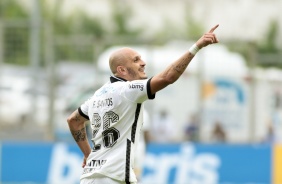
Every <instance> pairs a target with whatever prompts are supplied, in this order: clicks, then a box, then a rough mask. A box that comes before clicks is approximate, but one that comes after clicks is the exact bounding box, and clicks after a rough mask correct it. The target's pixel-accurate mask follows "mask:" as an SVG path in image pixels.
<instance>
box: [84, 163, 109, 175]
mask: <svg viewBox="0 0 282 184" xmlns="http://www.w3.org/2000/svg"><path fill="white" fill-rule="evenodd" d="M106 161H107V160H91V161H90V162H89V163H88V164H87V166H86V167H85V168H84V169H83V174H86V173H90V172H92V171H94V170H97V169H101V167H102V166H103V165H104V164H105V163H106Z"/></svg>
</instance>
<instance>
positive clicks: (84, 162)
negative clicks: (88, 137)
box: [81, 156, 87, 168]
mask: <svg viewBox="0 0 282 184" xmlns="http://www.w3.org/2000/svg"><path fill="white" fill-rule="evenodd" d="M86 160H87V157H86V156H84V158H83V162H82V165H81V166H82V168H84V167H85V166H86Z"/></svg>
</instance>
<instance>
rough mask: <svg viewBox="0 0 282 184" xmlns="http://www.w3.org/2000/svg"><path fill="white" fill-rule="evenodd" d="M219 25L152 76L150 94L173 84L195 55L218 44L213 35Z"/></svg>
mask: <svg viewBox="0 0 282 184" xmlns="http://www.w3.org/2000/svg"><path fill="white" fill-rule="evenodd" d="M218 26H219V25H216V26H214V27H213V28H211V30H210V31H209V32H207V33H205V34H204V35H203V36H202V37H201V38H200V39H199V40H198V41H197V42H196V43H195V44H194V45H193V46H192V47H191V48H190V49H189V51H187V52H186V53H184V54H183V55H182V56H181V57H180V58H179V59H177V60H176V61H174V62H173V63H172V64H171V65H170V66H168V67H167V68H166V69H165V70H164V71H163V72H161V73H159V74H157V75H156V76H154V77H153V78H152V80H151V83H150V85H151V93H152V94H155V93H156V92H158V91H159V90H161V89H163V88H165V87H166V86H168V85H169V84H172V83H174V82H175V81H176V80H177V79H178V78H179V77H180V76H181V75H182V73H183V72H184V71H185V69H186V68H187V66H188V65H189V63H190V62H191V60H192V59H193V58H194V56H195V54H196V53H197V52H198V51H199V50H200V49H201V48H203V47H205V46H207V45H210V44H214V43H218V39H217V38H216V35H215V34H214V33H213V32H214V30H215V29H216V28H217V27H218Z"/></svg>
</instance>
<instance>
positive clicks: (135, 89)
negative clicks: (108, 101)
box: [121, 79, 155, 103]
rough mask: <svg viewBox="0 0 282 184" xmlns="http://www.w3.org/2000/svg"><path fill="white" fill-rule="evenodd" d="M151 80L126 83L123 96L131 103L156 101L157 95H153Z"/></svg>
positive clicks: (122, 92)
mask: <svg viewBox="0 0 282 184" xmlns="http://www.w3.org/2000/svg"><path fill="white" fill-rule="evenodd" d="M150 81H151V79H145V80H134V81H128V82H125V83H124V85H123V89H122V91H121V94H122V96H124V97H125V98H127V99H128V100H130V101H134V102H137V103H142V102H144V101H145V100H147V99H154V98H155V94H153V95H152V94H151V89H150V84H149V83H150Z"/></svg>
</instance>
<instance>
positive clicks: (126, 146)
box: [78, 76, 155, 183]
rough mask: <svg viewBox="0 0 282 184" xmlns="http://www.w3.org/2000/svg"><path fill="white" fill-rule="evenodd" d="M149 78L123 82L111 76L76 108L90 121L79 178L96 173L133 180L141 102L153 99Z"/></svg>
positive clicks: (140, 120) (141, 120)
mask: <svg viewBox="0 0 282 184" xmlns="http://www.w3.org/2000/svg"><path fill="white" fill-rule="evenodd" d="M150 80H151V79H144V80H134V81H125V80H124V79H121V78H117V77H113V76H111V77H110V81H109V82H107V83H106V84H105V85H103V86H102V87H101V88H100V89H98V90H97V91H96V92H95V93H94V95H93V96H92V97H91V98H89V99H88V100H87V101H86V102H84V104H82V105H81V106H80V107H79V108H78V111H79V113H80V114H81V115H82V116H83V117H85V118H87V119H89V120H90V124H91V129H92V139H91V140H92V143H93V148H92V152H91V154H90V155H89V157H88V159H87V164H86V166H85V168H84V169H83V173H82V175H81V179H82V178H85V177H93V176H95V174H96V173H97V174H102V175H105V176H107V177H110V178H114V179H116V180H120V181H125V182H126V183H129V182H137V179H136V176H135V174H134V171H133V169H134V152H135V149H136V145H137V143H138V141H139V135H140V131H141V128H142V124H143V106H142V102H144V101H145V100H148V99H154V98H155V94H151V90H150Z"/></svg>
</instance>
